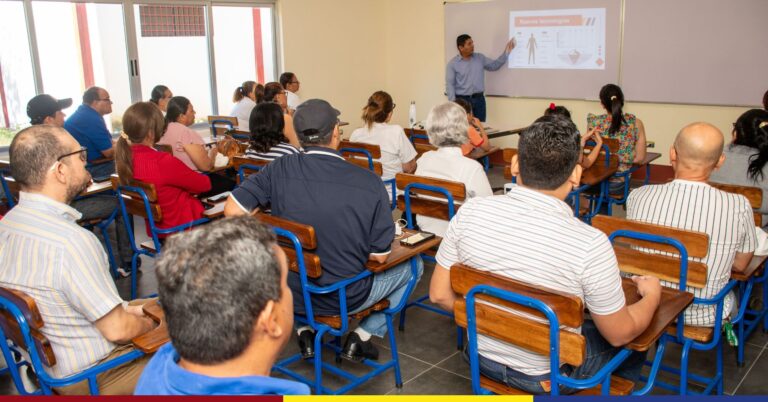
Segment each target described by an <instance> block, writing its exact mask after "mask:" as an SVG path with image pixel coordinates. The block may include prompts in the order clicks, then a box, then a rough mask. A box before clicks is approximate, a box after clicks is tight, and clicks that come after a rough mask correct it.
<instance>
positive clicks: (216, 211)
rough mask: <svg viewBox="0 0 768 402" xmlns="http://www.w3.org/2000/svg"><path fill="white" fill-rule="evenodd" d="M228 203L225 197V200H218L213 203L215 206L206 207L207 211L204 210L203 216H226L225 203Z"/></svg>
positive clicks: (213, 217)
mask: <svg viewBox="0 0 768 402" xmlns="http://www.w3.org/2000/svg"><path fill="white" fill-rule="evenodd" d="M226 203H227V199H226V198H225V199H224V200H223V201H220V202H217V203H215V204H213V207H211V208H209V209H206V210H205V212H203V216H204V217H206V218H208V219H217V218H221V217H223V216H224V204H226Z"/></svg>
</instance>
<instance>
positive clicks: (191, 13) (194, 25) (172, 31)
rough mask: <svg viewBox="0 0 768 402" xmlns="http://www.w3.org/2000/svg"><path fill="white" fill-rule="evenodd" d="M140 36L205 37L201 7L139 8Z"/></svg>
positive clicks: (203, 14)
mask: <svg viewBox="0 0 768 402" xmlns="http://www.w3.org/2000/svg"><path fill="white" fill-rule="evenodd" d="M139 16H140V22H141V36H144V37H147V36H205V8H204V7H203V6H148V5H147V6H139Z"/></svg>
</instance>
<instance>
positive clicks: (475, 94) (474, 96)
mask: <svg viewBox="0 0 768 402" xmlns="http://www.w3.org/2000/svg"><path fill="white" fill-rule="evenodd" d="M456 96H457V97H461V98H482V97H483V93H482V92H475V93H473V94H472V95H456Z"/></svg>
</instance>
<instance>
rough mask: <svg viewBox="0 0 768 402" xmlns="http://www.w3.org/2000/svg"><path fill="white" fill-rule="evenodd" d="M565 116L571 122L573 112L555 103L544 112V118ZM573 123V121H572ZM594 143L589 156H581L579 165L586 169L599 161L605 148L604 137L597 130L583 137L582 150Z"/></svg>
mask: <svg viewBox="0 0 768 402" xmlns="http://www.w3.org/2000/svg"><path fill="white" fill-rule="evenodd" d="M553 115H555V116H563V117H566V118H568V120H571V111H570V110H568V108H566V107H565V106H555V104H554V103H550V104H549V107H548V108H547V109H546V110H544V116H553ZM571 122H573V120H571ZM590 140H592V141H594V143H595V146H594V147H593V148H592V150H593V151H595V150H596V151H597V152H592V151H590V152H589V153H588V154H587V157H586V158H585V157H584V154H583V153H582V154H581V158H580V159H579V164H580V165H581V167H582V168H584V169H589V167H590V166H592V165H593V164H594V163H595V161H596V160H597V157H598V156H599V155H600V149H601V148H602V146H603V137H601V136H599V135H598V134H597V129H596V128H593V129H592V130H589V131H587V133H586V134H582V135H581V149H584V145H586V143H587V141H590Z"/></svg>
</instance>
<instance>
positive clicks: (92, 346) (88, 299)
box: [0, 125, 154, 395]
mask: <svg viewBox="0 0 768 402" xmlns="http://www.w3.org/2000/svg"><path fill="white" fill-rule="evenodd" d="M9 152H10V159H11V169H12V172H13V177H14V178H15V179H16V181H17V182H18V183H19V185H20V186H21V194H20V195H19V203H18V205H16V207H14V208H13V209H12V210H11V211H10V212H8V215H6V216H5V217H4V218H3V219H2V220H0V286H2V287H5V288H11V289H18V290H21V291H23V292H25V293H26V294H27V295H29V296H31V297H32V298H33V299H34V300H35V302H36V303H37V306H38V308H39V309H40V314H41V315H42V317H43V322H45V326H44V327H43V328H42V330H41V332H42V333H43V334H44V335H45V336H46V337H47V338H48V339H49V340H50V341H51V345H52V346H53V352H54V354H55V355H56V365H55V366H53V367H50V368H48V367H47V368H46V371H48V374H50V375H51V376H53V377H56V378H62V377H66V376H69V375H72V374H75V373H79V372H81V371H83V370H85V369H87V368H88V367H91V366H93V365H94V364H96V363H99V362H102V361H106V360H111V359H113V358H116V357H118V356H120V355H124V354H126V353H128V352H130V351H131V350H133V346H132V345H131V339H133V338H135V337H137V336H139V335H141V334H144V333H146V332H148V331H150V330H151V329H152V328H154V323H153V321H152V320H151V319H149V318H148V317H145V316H144V313H143V312H142V308H141V306H129V305H128V304H127V303H124V302H123V300H122V299H121V298H120V296H119V295H118V293H117V288H116V287H115V282H114V281H113V280H112V277H111V276H110V275H109V264H108V263H107V255H106V253H105V252H104V249H102V247H101V245H100V244H99V241H98V240H97V239H96V236H94V235H93V233H91V232H89V231H87V230H85V229H83V228H82V227H80V226H79V225H78V224H77V220H78V219H80V216H81V214H80V213H79V212H77V210H75V209H74V208H72V207H70V206H69V205H68V204H69V203H70V202H71V201H72V199H74V198H75V197H76V196H77V195H78V194H80V193H81V192H82V191H83V190H84V189H85V188H86V187H87V186H88V184H89V183H90V182H91V175H90V174H89V173H88V171H86V170H85V161H86V150H85V148H82V147H81V146H80V144H78V142H77V141H76V140H75V139H74V138H73V137H72V136H71V135H69V133H67V131H66V130H64V129H63V128H60V127H55V126H49V125H34V126H32V127H29V128H26V129H24V130H22V131H20V132H19V133H18V134H16V136H15V137H14V139H13V142H11V147H10V151H9ZM30 262H33V263H30ZM147 361H148V356H144V357H143V358H141V359H138V360H133V361H131V362H129V363H126V364H124V365H122V366H119V367H116V368H114V369H112V370H110V371H107V372H105V373H104V374H101V375H99V377H98V382H99V391H100V393H101V394H122V395H130V394H132V393H133V388H134V386H135V385H136V382H137V381H138V379H139V375H140V374H141V371H142V370H143V368H144V366H145V365H146V363H147ZM57 392H58V393H60V394H75V395H80V394H87V393H88V385H87V383H86V382H84V381H83V382H79V383H76V384H73V385H70V386H67V387H64V388H58V389H57Z"/></svg>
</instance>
